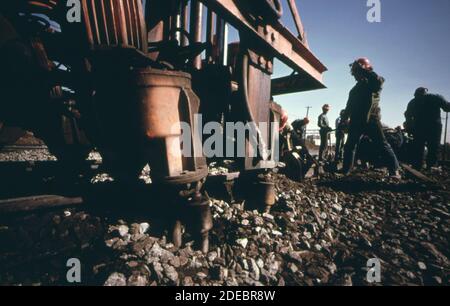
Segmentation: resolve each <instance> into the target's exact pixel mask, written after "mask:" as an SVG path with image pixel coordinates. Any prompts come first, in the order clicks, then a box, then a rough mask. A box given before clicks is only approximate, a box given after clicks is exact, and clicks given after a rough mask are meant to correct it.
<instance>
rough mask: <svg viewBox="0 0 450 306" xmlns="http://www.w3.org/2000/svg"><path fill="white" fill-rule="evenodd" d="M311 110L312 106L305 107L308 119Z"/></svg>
mask: <svg viewBox="0 0 450 306" xmlns="http://www.w3.org/2000/svg"><path fill="white" fill-rule="evenodd" d="M311 108H312V106H307V107H306V118H309V110H310V109H311Z"/></svg>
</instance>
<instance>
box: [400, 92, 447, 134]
mask: <svg viewBox="0 0 450 306" xmlns="http://www.w3.org/2000/svg"><path fill="white" fill-rule="evenodd" d="M441 109H442V110H443V111H445V112H450V103H449V102H448V101H447V100H445V98H444V97H442V96H440V95H433V94H426V95H423V96H420V97H417V98H414V99H413V100H411V102H409V104H408V109H407V110H406V113H405V117H406V122H407V123H408V125H412V126H414V127H417V126H420V127H424V126H430V125H441V124H442V121H441Z"/></svg>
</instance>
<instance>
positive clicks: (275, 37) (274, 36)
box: [270, 32, 277, 42]
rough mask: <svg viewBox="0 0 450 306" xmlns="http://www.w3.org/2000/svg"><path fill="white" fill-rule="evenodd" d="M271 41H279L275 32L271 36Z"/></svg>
mask: <svg viewBox="0 0 450 306" xmlns="http://www.w3.org/2000/svg"><path fill="white" fill-rule="evenodd" d="M270 39H272V42H274V41H275V40H276V39H277V36H276V34H275V33H274V32H272V34H271V35H270Z"/></svg>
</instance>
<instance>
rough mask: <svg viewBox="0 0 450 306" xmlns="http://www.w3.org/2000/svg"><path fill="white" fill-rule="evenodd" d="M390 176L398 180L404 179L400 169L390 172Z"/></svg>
mask: <svg viewBox="0 0 450 306" xmlns="http://www.w3.org/2000/svg"><path fill="white" fill-rule="evenodd" d="M389 177H390V178H392V179H396V180H401V179H402V176H401V174H400V171H398V170H396V171H391V172H389Z"/></svg>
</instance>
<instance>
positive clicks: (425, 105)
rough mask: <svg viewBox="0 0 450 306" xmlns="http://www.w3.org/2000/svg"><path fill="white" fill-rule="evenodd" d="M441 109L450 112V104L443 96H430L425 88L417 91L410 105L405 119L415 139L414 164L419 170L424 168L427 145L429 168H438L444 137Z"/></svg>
mask: <svg viewBox="0 0 450 306" xmlns="http://www.w3.org/2000/svg"><path fill="white" fill-rule="evenodd" d="M441 109H442V110H444V111H446V112H450V103H449V102H447V101H446V100H445V99H444V98H443V97H442V96H439V95H434V94H429V93H428V89H427V88H424V87H419V88H417V89H416V92H415V93H414V99H413V100H412V101H411V102H409V104H408V109H407V110H406V112H405V118H406V125H407V126H408V130H409V132H410V133H411V134H412V135H413V137H414V141H413V148H414V152H413V154H412V155H413V156H412V163H413V166H414V168H415V169H417V170H421V169H422V166H423V160H424V152H425V144H426V146H427V148H428V154H427V168H432V167H434V166H436V163H437V156H438V149H439V144H440V142H441V136H442V122H441Z"/></svg>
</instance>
